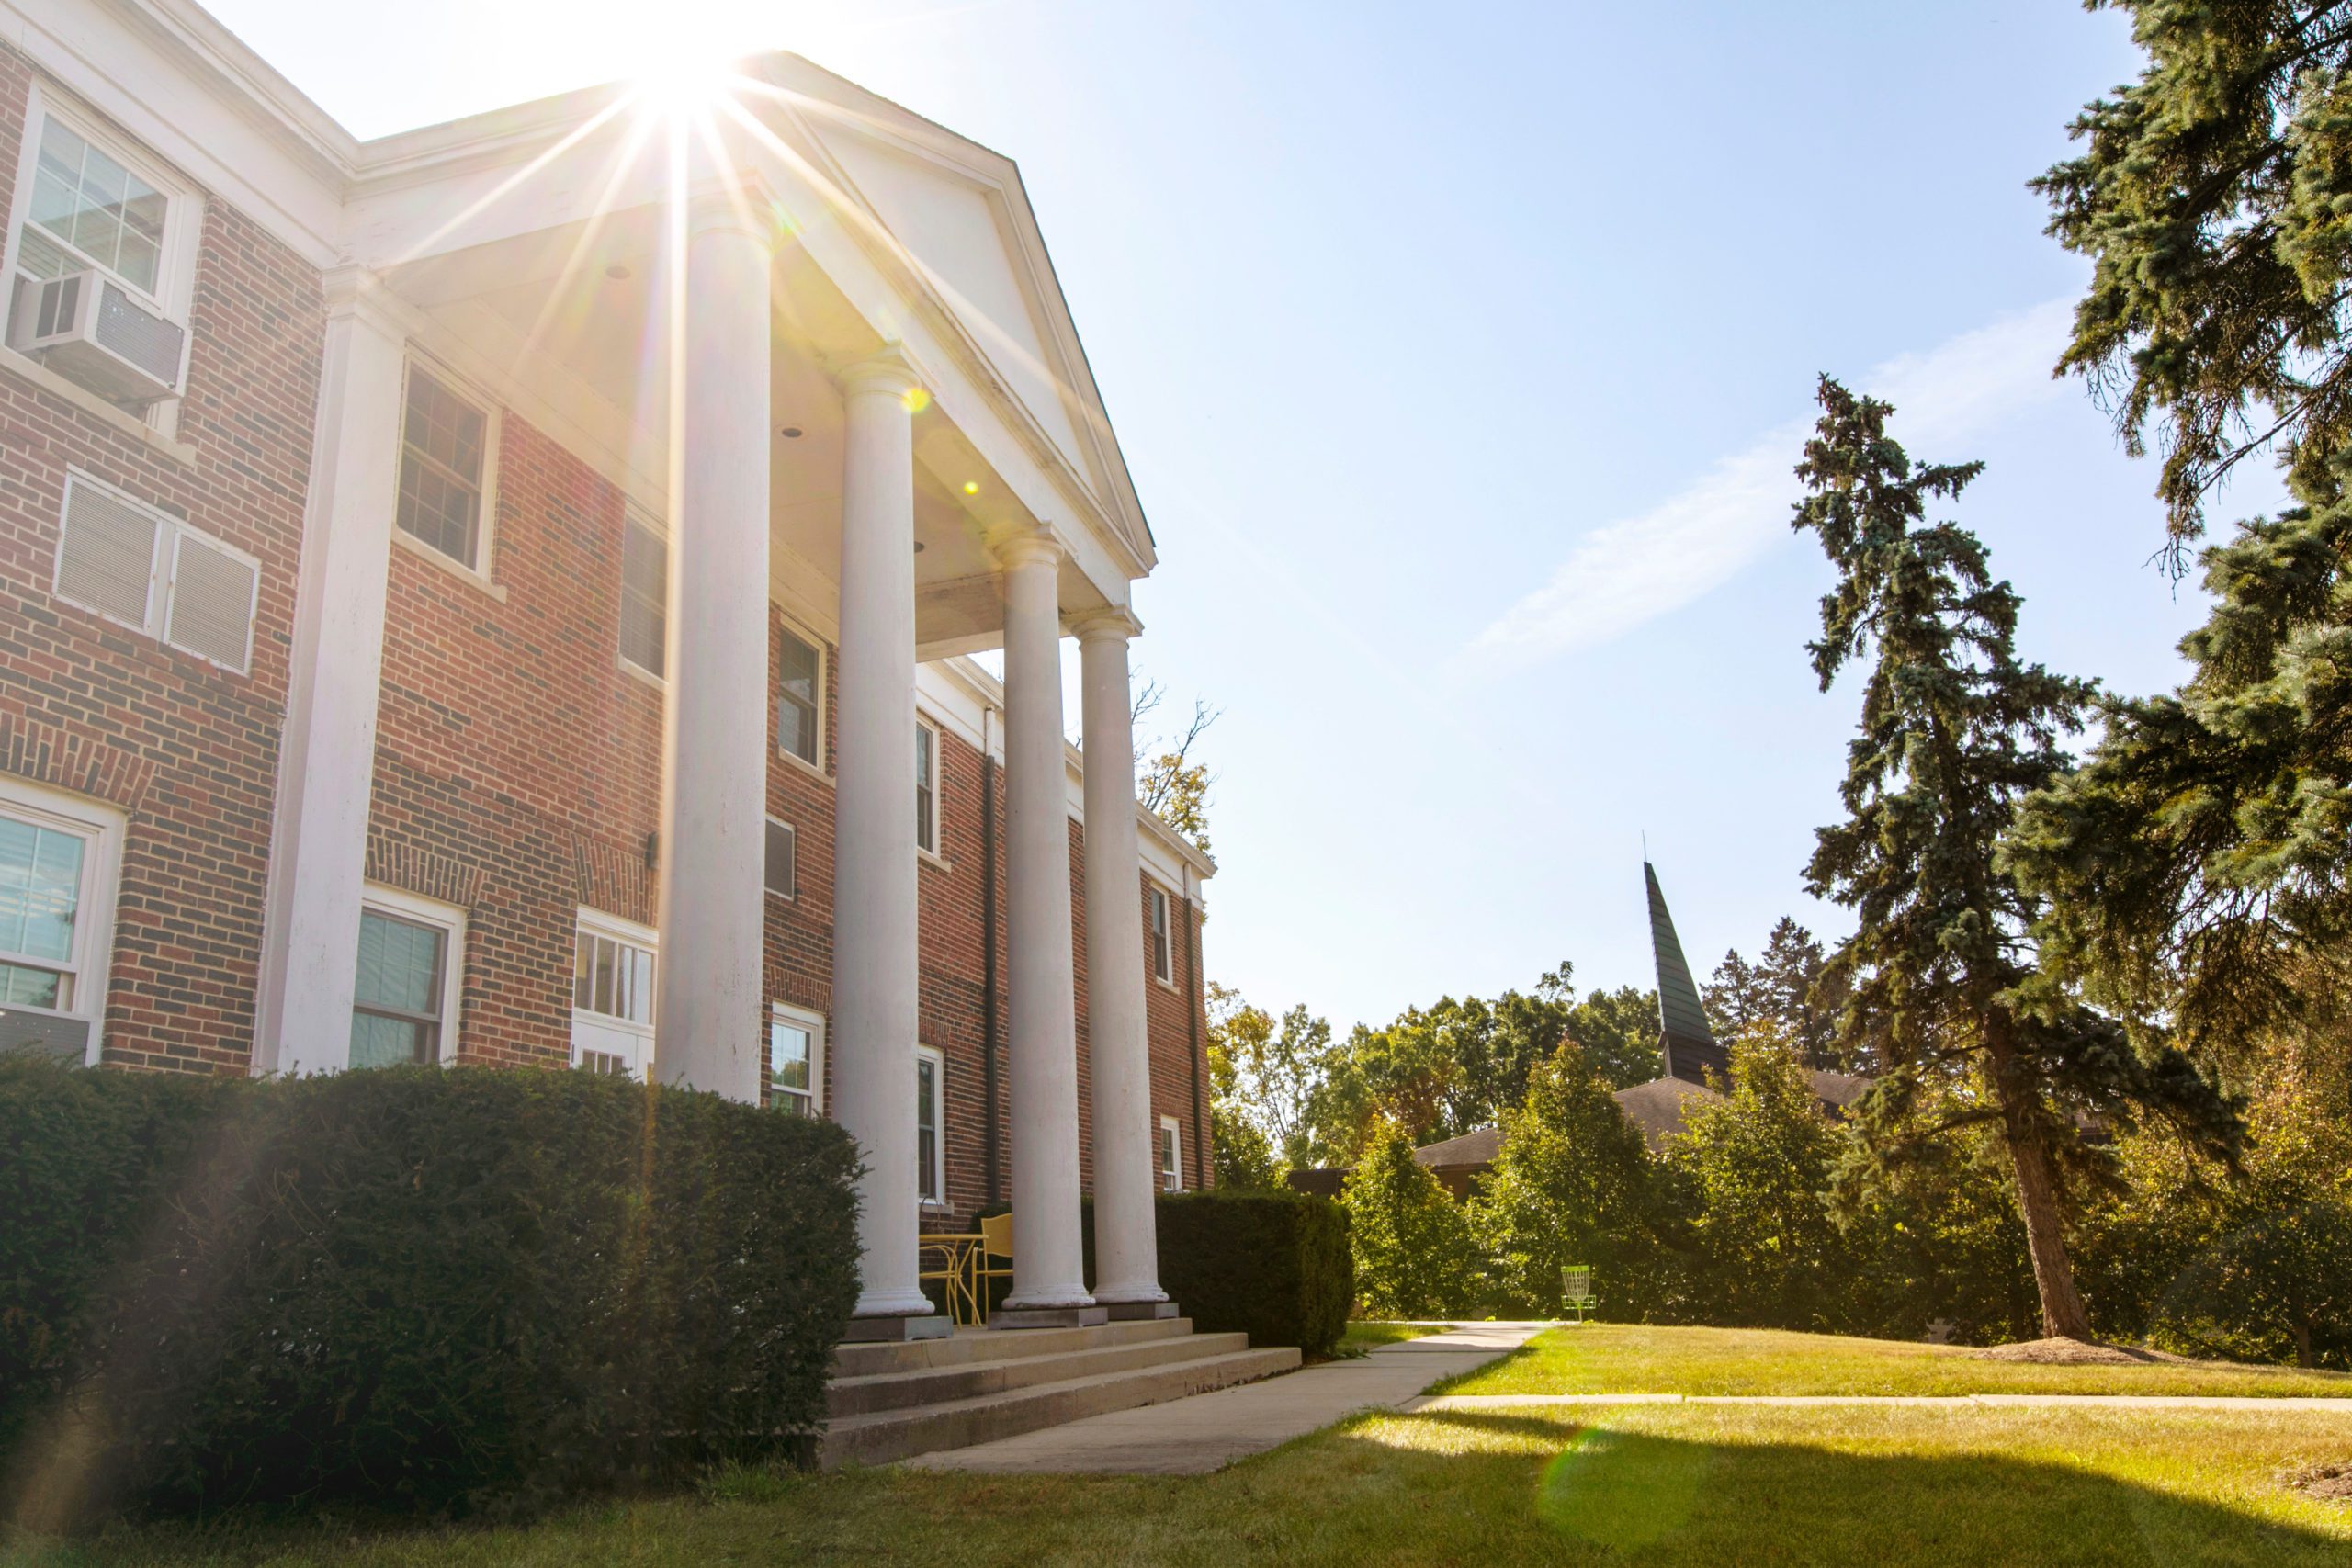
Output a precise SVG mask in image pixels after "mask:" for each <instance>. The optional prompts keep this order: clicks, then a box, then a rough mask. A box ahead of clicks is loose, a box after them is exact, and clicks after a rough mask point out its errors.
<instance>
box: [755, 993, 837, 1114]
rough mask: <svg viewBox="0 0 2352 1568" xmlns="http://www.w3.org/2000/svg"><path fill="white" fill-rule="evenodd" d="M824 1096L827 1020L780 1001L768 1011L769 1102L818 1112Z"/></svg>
mask: <svg viewBox="0 0 2352 1568" xmlns="http://www.w3.org/2000/svg"><path fill="white" fill-rule="evenodd" d="M824 1100H825V1021H824V1019H823V1018H821V1017H820V1016H819V1015H818V1014H816V1013H813V1012H809V1011H807V1010H803V1009H800V1008H796V1007H786V1006H785V1005H784V1004H783V1003H782V1002H777V1003H776V1004H775V1006H774V1007H773V1008H772V1009H771V1010H770V1011H769V1015H768V1105H769V1106H770V1108H771V1109H774V1110H776V1111H793V1112H795V1113H797V1114H798V1115H802V1116H814V1115H816V1114H817V1113H818V1112H819V1111H821V1110H823V1109H824Z"/></svg>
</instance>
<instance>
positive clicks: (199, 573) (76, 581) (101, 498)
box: [53, 473, 261, 675]
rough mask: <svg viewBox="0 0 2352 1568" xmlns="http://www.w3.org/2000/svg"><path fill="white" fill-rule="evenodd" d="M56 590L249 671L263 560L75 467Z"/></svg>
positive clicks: (61, 531)
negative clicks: (199, 531)
mask: <svg viewBox="0 0 2352 1568" xmlns="http://www.w3.org/2000/svg"><path fill="white" fill-rule="evenodd" d="M53 587H54V590H55V592H56V594H57V596H58V597H59V598H60V599H62V600H64V601H65V602H66V603H67V604H78V605H80V606H81V607H82V608H83V609H85V610H89V611H93V612H95V613H96V614H97V615H104V616H105V617H106V618H107V620H110V621H113V622H115V623H117V624H118V625H120V626H129V627H130V629H131V630H133V631H136V632H142V633H144V634H145V635H147V636H148V637H153V638H154V639H155V640H156V641H158V642H164V643H169V644H170V645H171V646H172V647H174V648H176V649H179V650H180V651H181V652H183V653H190V654H194V655H195V656H196V657H197V658H198V659H202V660H207V661H209V662H210V663H213V664H218V665H220V667H221V668H222V669H224V670H231V671H236V672H237V673H238V674H241V675H242V674H243V673H244V672H245V671H246V670H247V669H248V668H250V667H251V665H252V663H253V641H254V596H255V595H256V594H257V593H258V592H259V591H260V588H261V565H260V563H259V562H258V561H256V560H254V558H253V557H251V556H249V555H247V554H245V553H244V552H243V550H236V549H232V548H230V547H228V546H226V545H224V544H222V543H220V541H219V540H218V539H214V538H211V537H209V536H206V535H203V534H199V533H198V532H197V531H196V530H195V529H193V528H191V527H189V526H188V525H187V524H186V523H183V522H181V521H180V520H179V519H178V518H176V517H174V516H172V515H171V514H170V513H165V512H161V511H158V510H157V509H156V508H154V507H152V506H149V505H147V504H145V503H144V502H140V501H138V500H135V499H134V498H132V497H130V496H129V495H126V494H124V493H123V492H122V491H119V490H116V489H115V488H114V487H113V486H111V485H108V484H105V483H102V482H101V481H99V480H97V479H92V478H90V476H89V475H87V474H83V473H68V474H67V475H66V479H65V510H64V512H63V513H62V514H61V515H60V517H59V519H58V525H57V577H56V580H55V582H54V584H53Z"/></svg>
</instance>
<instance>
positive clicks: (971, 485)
mask: <svg viewBox="0 0 2352 1568" xmlns="http://www.w3.org/2000/svg"><path fill="white" fill-rule="evenodd" d="M964 493H965V494H966V495H978V494H979V493H980V481H979V480H978V479H966V480H965V481H964Z"/></svg>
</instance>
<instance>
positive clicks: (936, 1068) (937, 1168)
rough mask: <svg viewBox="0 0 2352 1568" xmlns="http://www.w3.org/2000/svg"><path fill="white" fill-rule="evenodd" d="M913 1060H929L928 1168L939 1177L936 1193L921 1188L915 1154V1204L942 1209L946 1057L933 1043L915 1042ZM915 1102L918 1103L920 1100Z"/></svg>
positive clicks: (917, 1125)
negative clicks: (929, 1115)
mask: <svg viewBox="0 0 2352 1568" xmlns="http://www.w3.org/2000/svg"><path fill="white" fill-rule="evenodd" d="M915 1060H916V1062H917V1063H918V1064H920V1063H923V1062H929V1063H930V1064H931V1072H932V1078H931V1093H932V1101H931V1109H932V1127H931V1168H932V1172H933V1175H935V1176H937V1177H938V1178H939V1192H938V1194H937V1196H933V1194H931V1193H928V1192H925V1191H922V1190H921V1189H922V1161H921V1158H920V1155H918V1158H917V1161H916V1164H915V1186H916V1189H917V1190H916V1192H915V1205H916V1207H918V1208H922V1209H944V1208H945V1207H947V1058H946V1056H944V1055H942V1054H941V1053H940V1052H939V1051H938V1050H937V1049H936V1048H934V1047H933V1046H929V1045H917V1046H916V1047H915ZM916 1071H917V1072H918V1073H920V1072H921V1071H922V1068H921V1067H920V1066H918V1067H917V1068H916ZM918 1089H920V1083H918ZM917 1103H918V1105H920V1103H921V1102H920V1100H918V1102H917ZM915 1136H916V1137H918V1138H920V1137H922V1122H916V1123H915Z"/></svg>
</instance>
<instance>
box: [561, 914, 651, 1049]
mask: <svg viewBox="0 0 2352 1568" xmlns="http://www.w3.org/2000/svg"><path fill="white" fill-rule="evenodd" d="M571 1005H572V1007H573V1009H574V1010H578V1011H580V1012H593V1013H595V1014H597V1015H598V1016H599V1017H603V1018H613V1019H618V1020H620V1021H622V1022H623V1023H641V1024H647V1025H650V1024H651V1023H652V1021H653V953H652V950H651V949H650V948H647V947H640V946H639V945H637V944H636V943H634V942H628V941H626V940H624V939H622V938H620V937H615V936H606V935H605V934H603V933H602V932H599V931H590V930H588V929H586V928H585V927H583V928H582V930H581V931H580V934H579V938H578V941H577V942H575V943H574V944H573V947H572V953H571Z"/></svg>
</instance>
